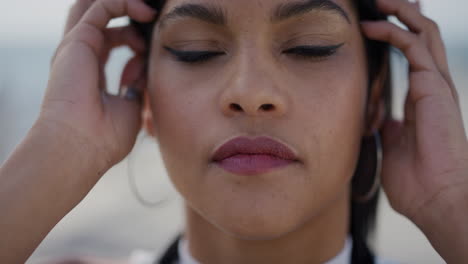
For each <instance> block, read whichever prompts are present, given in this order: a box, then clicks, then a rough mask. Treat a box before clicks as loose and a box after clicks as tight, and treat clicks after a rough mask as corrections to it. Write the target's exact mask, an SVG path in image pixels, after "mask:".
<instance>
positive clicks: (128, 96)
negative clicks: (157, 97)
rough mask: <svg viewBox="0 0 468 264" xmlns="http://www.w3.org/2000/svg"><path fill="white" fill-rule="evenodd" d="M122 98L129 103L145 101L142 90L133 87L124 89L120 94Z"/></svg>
mask: <svg viewBox="0 0 468 264" xmlns="http://www.w3.org/2000/svg"><path fill="white" fill-rule="evenodd" d="M120 97H121V98H123V99H125V100H129V101H137V102H138V103H141V102H142V101H143V97H142V95H141V92H140V90H139V89H137V88H134V87H132V86H125V87H123V88H122V89H121V92H120Z"/></svg>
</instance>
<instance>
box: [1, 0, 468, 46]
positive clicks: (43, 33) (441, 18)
mask: <svg viewBox="0 0 468 264" xmlns="http://www.w3.org/2000/svg"><path fill="white" fill-rule="evenodd" d="M233 1H235V0H233ZM421 1H422V4H423V9H424V10H423V11H424V13H425V14H426V15H428V16H429V17H430V18H432V19H434V20H435V21H437V22H438V23H439V25H440V27H441V29H442V32H443V36H444V38H445V39H446V41H450V42H452V41H460V40H463V41H468V23H466V22H463V20H465V21H466V18H467V17H468V1H466V0H421ZM73 2H74V1H72V0H40V1H34V0H0V3H1V4H0V7H1V9H2V15H1V17H0V43H2V42H3V43H21V42H24V41H36V43H38V42H44V43H55V42H57V41H59V39H60V35H61V32H62V29H63V25H64V23H65V19H66V16H67V12H68V9H69V7H70V6H71V5H72V3H73Z"/></svg>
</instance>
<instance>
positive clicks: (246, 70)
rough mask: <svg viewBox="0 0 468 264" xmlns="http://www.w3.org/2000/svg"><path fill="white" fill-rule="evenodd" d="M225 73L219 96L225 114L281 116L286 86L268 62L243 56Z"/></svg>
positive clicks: (284, 107)
mask: <svg viewBox="0 0 468 264" xmlns="http://www.w3.org/2000/svg"><path fill="white" fill-rule="evenodd" d="M227 76H228V77H227V81H226V85H225V88H224V90H223V92H222V95H221V100H220V104H221V109H222V112H223V113H224V115H226V116H235V115H247V116H251V117H254V116H264V117H280V116H283V115H284V114H285V113H286V111H287V101H288V97H287V94H286V90H285V89H284V88H285V87H284V86H283V85H282V80H281V75H280V74H279V73H278V70H276V69H275V68H274V66H273V65H272V63H271V62H268V61H267V60H265V59H263V60H262V59H260V58H258V56H257V58H253V57H250V58H248V56H244V58H241V59H238V61H237V62H236V63H235V65H234V66H233V67H232V71H231V73H230V74H228V75H227Z"/></svg>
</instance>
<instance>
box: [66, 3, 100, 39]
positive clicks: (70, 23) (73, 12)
mask: <svg viewBox="0 0 468 264" xmlns="http://www.w3.org/2000/svg"><path fill="white" fill-rule="evenodd" d="M94 1H95V0H77V1H76V2H75V3H74V4H73V6H72V7H71V8H70V12H69V14H68V18H67V23H66V25H65V29H64V32H63V35H66V34H67V33H68V32H70V30H71V29H72V28H73V27H74V26H75V25H76V24H78V21H80V19H81V17H82V16H83V15H84V14H85V13H86V11H87V10H88V9H89V7H90V6H91V5H92V4H93V3H94Z"/></svg>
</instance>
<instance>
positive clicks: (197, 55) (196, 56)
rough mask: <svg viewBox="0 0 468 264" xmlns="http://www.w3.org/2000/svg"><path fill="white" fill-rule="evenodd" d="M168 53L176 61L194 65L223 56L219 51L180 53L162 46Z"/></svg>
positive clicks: (180, 51)
mask: <svg viewBox="0 0 468 264" xmlns="http://www.w3.org/2000/svg"><path fill="white" fill-rule="evenodd" d="M164 49H166V50H167V51H168V52H169V53H171V54H172V55H173V56H174V57H175V58H176V59H177V60H178V61H182V62H187V63H196V62H202V61H206V60H209V59H211V58H213V57H216V56H219V55H224V54H225V53H224V52H220V51H204V50H201V51H182V50H175V49H173V48H170V47H168V46H164Z"/></svg>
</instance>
